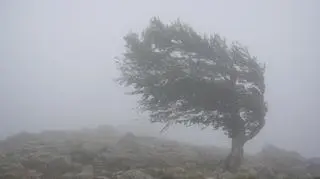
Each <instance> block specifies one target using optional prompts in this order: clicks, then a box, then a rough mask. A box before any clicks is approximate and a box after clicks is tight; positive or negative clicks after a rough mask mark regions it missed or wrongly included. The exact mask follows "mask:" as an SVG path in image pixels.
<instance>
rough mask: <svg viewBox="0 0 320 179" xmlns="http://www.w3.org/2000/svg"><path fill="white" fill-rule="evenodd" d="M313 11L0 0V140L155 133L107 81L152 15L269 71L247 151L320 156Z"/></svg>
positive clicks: (288, 5) (198, 135)
mask: <svg viewBox="0 0 320 179" xmlns="http://www.w3.org/2000/svg"><path fill="white" fill-rule="evenodd" d="M318 7H320V2H319V1H317V0H306V1H299V0H283V1H276V0H270V1H255V0H245V1H241V2H240V1H222V0H221V1H218V0H217V1H216V0H214V1H209V0H200V1H191V0H190V1H189V0H187V1H182V0H174V1H169V0H164V1H151V0H149V1H147V0H136V1H129V0H119V1H111V0H107V1H102V0H101V1H99V0H93V1H85V0H70V1H63V0H55V1H53V0H52V1H50V0H48V1H35V0H30V1H23V0H15V1H9V0H7V1H6V0H4V1H0V27H1V28H0V39H1V41H0V71H1V75H0V84H1V88H0V138H3V137H4V136H8V135H12V134H14V133H17V132H20V131H42V130H48V129H77V128H83V127H94V126H97V125H102V124H112V125H119V124H135V125H137V124H139V125H140V127H141V128H142V129H145V130H150V129H154V131H156V130H157V129H159V128H160V127H159V126H158V125H156V126H155V125H151V124H149V123H148V121H147V117H146V116H145V115H141V114H138V113H137V112H136V111H135V110H134V108H135V107H136V98H135V97H133V96H128V95H125V94H124V92H125V91H128V89H126V88H124V87H121V86H119V85H118V84H116V83H115V82H114V79H115V78H116V77H117V76H118V74H119V73H118V71H117V69H116V67H115V64H114V57H116V56H119V55H121V53H122V52H123V50H124V46H123V45H124V41H123V38H122V37H123V36H124V35H126V33H128V32H129V31H134V32H141V30H142V29H143V28H144V27H145V26H146V25H147V24H148V22H149V20H150V18H152V17H153V16H157V17H159V18H160V19H161V20H163V21H164V22H166V23H168V22H170V21H174V20H175V19H177V18H180V19H181V20H182V21H183V22H186V23H188V24H190V25H191V26H192V27H194V29H195V30H196V31H198V32H200V33H208V34H213V33H219V34H220V35H222V36H224V37H226V39H227V40H228V41H229V42H230V41H234V40H237V41H239V42H240V43H242V44H244V45H245V46H247V47H248V48H249V51H250V53H251V54H253V55H254V56H257V57H258V60H259V61H261V62H265V63H266V65H267V69H266V74H265V77H266V87H267V91H266V100H267V102H268V107H269V111H268V113H267V119H266V126H265V127H264V128H263V129H262V131H261V132H260V133H259V134H258V135H257V136H256V137H255V138H254V139H253V140H252V141H250V142H249V143H248V144H246V150H248V151H257V150H258V149H259V148H260V147H261V146H263V145H265V144H268V143H270V144H274V145H276V146H279V147H281V148H285V149H288V150H294V151H297V152H299V153H301V154H302V155H304V156H307V157H311V156H318V157H320V152H319V151H320V140H319V139H318V136H320V131H319V130H318V128H319V126H320V121H319V116H320V115H319V114H317V112H318V111H317V110H318V109H320V108H319V100H320V96H319V94H318V90H319V89H320V80H318V79H317V74H319V72H316V68H317V66H319V65H320V62H319V61H318V60H319V59H320V55H319V52H318V51H317V50H318V48H317V46H318V44H319V43H318V42H320V35H319V34H317V32H318V31H319V30H320V28H319V27H320V25H319V23H317V19H319V18H320V13H319V12H318V11H317V8H318ZM135 119H141V122H139V123H137V122H136V121H135ZM177 131H178V132H177ZM166 135H169V136H171V137H173V138H176V139H179V140H183V139H185V140H188V141H190V142H194V143H208V144H212V145H217V146H228V142H229V141H228V140H227V137H226V136H224V135H223V133H221V132H219V131H212V130H205V131H201V130H198V129H196V128H188V129H187V128H182V127H178V128H171V129H169V131H168V134H166Z"/></svg>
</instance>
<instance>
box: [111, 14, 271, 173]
mask: <svg viewBox="0 0 320 179" xmlns="http://www.w3.org/2000/svg"><path fill="white" fill-rule="evenodd" d="M124 39H125V42H126V45H125V48H126V50H125V53H124V54H123V56H121V57H119V58H117V63H118V67H119V70H120V72H121V76H120V78H119V83H120V84H122V85H125V86H131V87H132V89H133V91H132V92H131V93H130V94H132V95H138V96H140V97H141V98H140V101H139V106H140V107H141V109H142V110H143V111H147V112H148V113H149V115H150V121H151V122H161V123H165V124H166V125H165V127H168V126H170V125H171V124H184V125H186V126H190V125H201V126H203V127H212V128H213V129H220V130H222V131H224V132H225V134H226V135H227V136H228V137H229V138H231V139H232V149H231V152H230V154H229V156H228V157H227V159H226V163H225V167H226V169H227V170H230V171H234V170H236V169H237V168H238V167H239V166H240V165H241V161H242V158H243V146H244V144H245V143H246V142H247V141H248V140H250V139H252V138H253V137H255V136H256V135H257V134H258V133H259V131H260V130H261V128H262V127H263V126H264V124H265V114H266V111H267V108H266V103H265V101H264V92H265V84H264V71H265V67H264V65H261V64H259V63H258V62H257V60H256V58H255V57H252V56H251V55H250V54H249V52H248V50H247V48H245V47H243V46H242V45H240V44H239V43H236V42H234V43H232V44H231V45H227V43H226V41H225V39H223V38H221V37H220V36H219V35H213V36H206V35H201V34H199V33H197V32H195V31H194V30H193V29H192V28H191V27H190V26H188V25H186V24H184V23H181V22H180V21H179V20H177V21H175V22H173V23H171V24H169V25H167V24H163V23H162V22H161V21H160V20H159V19H158V18H153V19H152V20H151V21H150V24H149V26H148V27H147V28H146V29H145V30H144V31H143V32H142V33H141V34H137V33H129V34H127V35H126V36H125V37H124Z"/></svg>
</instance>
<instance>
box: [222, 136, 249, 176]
mask: <svg viewBox="0 0 320 179" xmlns="http://www.w3.org/2000/svg"><path fill="white" fill-rule="evenodd" d="M245 142H246V139H245V134H244V133H240V134H238V135H236V136H235V137H234V138H232V147H231V151H230V154H229V155H228V157H227V159H226V161H225V169H226V170H228V171H230V172H236V171H237V170H238V168H239V167H240V165H241V163H242V160H243V146H244V144H245Z"/></svg>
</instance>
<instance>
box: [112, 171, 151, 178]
mask: <svg viewBox="0 0 320 179" xmlns="http://www.w3.org/2000/svg"><path fill="white" fill-rule="evenodd" d="M115 178H116V179H153V177H152V176H150V175H149V174H146V173H144V172H142V171H140V170H128V171H125V172H122V173H119V174H116V176H115Z"/></svg>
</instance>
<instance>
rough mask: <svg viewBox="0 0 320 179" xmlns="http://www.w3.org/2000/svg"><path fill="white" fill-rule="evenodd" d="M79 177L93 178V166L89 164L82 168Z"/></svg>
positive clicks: (83, 178) (79, 178) (82, 178)
mask: <svg viewBox="0 0 320 179" xmlns="http://www.w3.org/2000/svg"><path fill="white" fill-rule="evenodd" d="M76 177H77V178H78V179H93V177H94V174H93V166H92V165H87V166H84V167H83V168H82V171H81V172H80V173H78V174H77V175H76Z"/></svg>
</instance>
